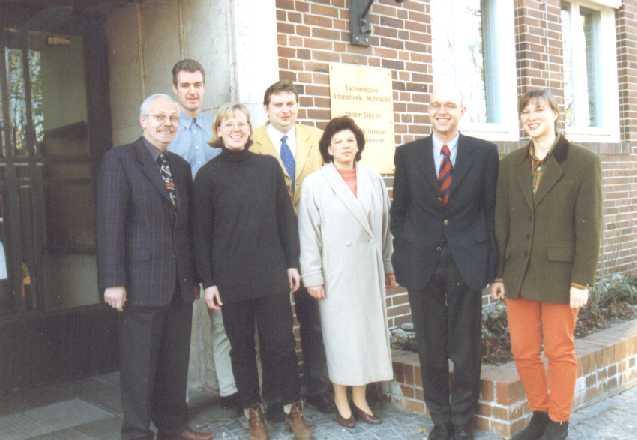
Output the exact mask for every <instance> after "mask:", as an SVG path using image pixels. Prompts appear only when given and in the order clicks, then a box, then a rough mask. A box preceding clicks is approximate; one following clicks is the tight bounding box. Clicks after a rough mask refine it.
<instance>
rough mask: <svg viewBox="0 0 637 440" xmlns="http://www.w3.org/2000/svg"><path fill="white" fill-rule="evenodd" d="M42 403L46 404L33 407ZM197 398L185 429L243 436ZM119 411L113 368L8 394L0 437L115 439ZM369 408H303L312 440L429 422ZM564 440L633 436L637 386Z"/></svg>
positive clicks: (277, 439) (397, 431) (413, 430)
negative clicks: (335, 411)
mask: <svg viewBox="0 0 637 440" xmlns="http://www.w3.org/2000/svg"><path fill="white" fill-rule="evenodd" d="M204 397H205V396H204ZM56 399H61V400H59V401H56ZM43 402H44V403H46V404H45V405H40V404H41V403H43ZM197 403H198V405H197V406H195V407H193V408H191V412H190V415H191V419H190V424H191V426H192V427H194V428H196V429H198V430H209V431H212V432H214V434H215V439H216V440H243V439H245V438H247V433H248V426H247V421H246V419H245V417H243V416H237V414H236V412H234V411H231V410H227V409H223V408H221V407H220V406H219V405H218V403H217V402H216V401H214V400H212V399H208V400H206V399H205V398H204V399H201V400H199V401H198V402H197ZM119 408H120V406H119V376H118V375H117V374H116V373H114V374H108V375H103V376H96V377H93V378H89V379H84V380H81V381H76V382H72V383H67V384H61V385H53V386H49V387H42V388H38V389H35V390H29V391H27V392H24V393H13V394H9V395H6V396H3V398H2V399H0V440H119V437H120V436H119V429H120V426H121V413H120V409H119ZM374 412H375V413H376V414H377V415H378V416H380V417H381V418H382V419H383V423H382V424H381V425H366V424H362V423H359V424H358V425H357V426H356V427H355V428H354V429H351V430H349V429H346V428H343V427H341V426H339V425H338V424H337V423H336V421H335V419H334V415H332V414H322V413H320V412H318V411H316V410H314V409H313V408H312V407H311V406H308V407H307V408H306V417H307V419H308V420H309V422H310V423H312V424H313V425H314V427H315V439H316V440H363V439H364V440H423V439H425V438H426V435H427V433H428V432H429V431H430V430H431V427H432V423H431V420H429V419H427V418H425V417H424V416H421V415H418V414H412V413H407V412H404V411H402V410H400V409H398V408H397V407H395V406H393V405H391V404H389V403H386V404H384V405H382V406H379V407H376V408H374ZM269 431H270V434H271V435H270V438H271V439H272V440H283V439H285V440H289V439H291V435H290V433H289V432H288V431H287V428H286V426H285V424H284V423H275V424H270V429H269ZM499 439H500V437H499V436H497V435H495V434H491V433H476V440H499ZM569 439H571V440H590V439H599V440H629V439H630V440H633V439H637V388H633V389H630V390H627V391H624V392H623V393H621V394H618V395H615V396H613V397H610V398H606V399H601V400H598V401H597V402H594V403H592V404H590V405H588V406H586V407H584V408H580V409H579V410H577V411H576V412H575V413H574V414H573V417H572V419H571V425H570V435H569Z"/></svg>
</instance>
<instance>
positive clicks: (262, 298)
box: [194, 104, 310, 438]
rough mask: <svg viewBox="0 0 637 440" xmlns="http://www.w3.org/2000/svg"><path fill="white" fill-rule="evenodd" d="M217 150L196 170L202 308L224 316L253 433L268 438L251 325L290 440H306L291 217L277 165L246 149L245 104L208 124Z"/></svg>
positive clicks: (247, 121)
mask: <svg viewBox="0 0 637 440" xmlns="http://www.w3.org/2000/svg"><path fill="white" fill-rule="evenodd" d="M213 133H215V134H216V137H217V139H216V141H215V142H214V143H213V145H214V146H217V147H221V148H223V152H222V153H221V154H220V155H219V156H217V157H216V158H214V159H213V160H211V161H210V162H208V163H207V164H206V165H204V166H203V167H202V168H201V169H200V171H199V172H198V173H197V177H196V179H195V185H194V186H195V188H194V194H195V196H194V204H195V206H194V213H195V216H194V218H195V227H194V231H195V237H194V238H195V240H194V241H195V252H196V260H197V269H198V272H199V277H200V278H201V280H202V283H203V287H204V289H205V291H204V292H205V299H206V303H207V304H208V307H210V308H211V309H219V308H221V311H222V313H223V321H224V326H225V328H226V332H227V333H228V338H229V340H230V344H231V345H232V351H231V359H232V369H233V372H234V375H235V380H236V382H237V388H238V389H239V398H240V400H241V404H242V406H243V408H245V410H246V415H247V416H248V418H249V419H250V430H251V434H254V435H253V436H254V437H256V438H267V433H266V431H265V429H266V428H265V424H264V423H263V413H262V410H261V405H260V403H261V398H260V394H259V378H258V372H257V364H256V352H255V342H254V325H255V322H256V325H257V330H258V332H259V341H260V344H261V347H260V353H261V359H262V362H263V368H264V370H266V371H268V374H270V375H271V376H272V379H273V380H276V383H275V384H273V385H275V386H276V388H277V389H279V390H280V391H281V396H282V400H283V402H284V403H285V404H286V405H285V406H284V410H285V412H286V414H287V417H286V419H287V422H288V424H289V425H290V428H292V430H293V431H294V432H295V437H296V438H309V435H310V428H309V426H308V425H307V424H306V423H305V421H304V419H303V414H302V408H301V405H300V388H299V380H298V372H297V359H296V354H295V352H294V337H293V334H292V313H291V309H290V296H289V294H290V291H296V290H297V289H298V288H299V284H300V276H299V272H298V267H299V240H298V233H297V223H296V216H295V215H294V211H293V209H292V204H291V202H290V197H289V196H288V193H287V189H286V186H285V183H284V180H283V175H282V172H281V167H280V166H279V164H278V162H277V161H276V159H274V158H273V157H271V156H265V155H258V154H254V153H251V152H250V151H248V147H249V146H250V144H251V142H252V141H251V140H250V135H251V133H252V128H251V125H250V116H249V113H248V110H247V109H246V108H245V106H243V105H241V104H228V105H225V106H222V107H221V109H220V110H219V112H218V113H217V117H216V119H215V122H214V124H213Z"/></svg>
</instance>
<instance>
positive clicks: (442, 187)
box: [438, 145, 453, 206]
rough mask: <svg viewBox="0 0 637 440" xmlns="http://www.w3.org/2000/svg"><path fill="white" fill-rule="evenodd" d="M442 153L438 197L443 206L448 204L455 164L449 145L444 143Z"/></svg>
mask: <svg viewBox="0 0 637 440" xmlns="http://www.w3.org/2000/svg"><path fill="white" fill-rule="evenodd" d="M440 154H442V162H440V169H439V170H438V199H439V200H440V203H441V204H442V206H447V203H449V193H450V192H451V172H452V171H453V165H451V151H449V147H448V146H446V145H443V146H442V148H441V149H440Z"/></svg>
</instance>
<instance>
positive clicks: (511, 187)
mask: <svg viewBox="0 0 637 440" xmlns="http://www.w3.org/2000/svg"><path fill="white" fill-rule="evenodd" d="M543 166H545V167H546V168H545V170H544V174H543V176H542V179H541V181H540V185H539V187H538V190H537V192H536V193H535V194H533V191H532V187H531V183H532V175H531V160H530V157H529V152H528V148H522V149H520V150H516V151H514V152H512V153H511V154H509V155H508V156H507V157H506V158H504V159H503V160H502V161H501V162H500V174H499V179H498V190H497V202H496V239H497V244H498V256H499V258H498V271H497V273H498V277H499V278H503V280H504V285H505V288H506V295H507V297H508V298H519V297H524V298H527V299H531V300H537V301H545V302H550V303H558V304H568V303H569V292H570V285H571V283H577V284H583V285H590V284H592V283H593V280H594V276H595V269H596V267H597V258H598V255H599V247H600V241H601V223H602V213H601V209H602V194H601V166H600V160H599V158H598V157H597V155H595V154H594V153H592V152H590V151H588V150H586V149H584V148H582V147H580V146H577V145H574V144H572V143H569V142H568V141H567V140H566V139H565V138H564V137H560V138H559V140H558V142H557V144H556V146H555V149H554V151H553V154H552V155H551V156H550V157H549V159H548V160H547V161H546V163H545V164H544V165H543Z"/></svg>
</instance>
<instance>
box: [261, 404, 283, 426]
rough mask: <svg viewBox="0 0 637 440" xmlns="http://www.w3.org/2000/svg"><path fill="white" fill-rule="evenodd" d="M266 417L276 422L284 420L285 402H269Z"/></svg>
mask: <svg viewBox="0 0 637 440" xmlns="http://www.w3.org/2000/svg"><path fill="white" fill-rule="evenodd" d="M265 418H266V419H268V420H269V421H270V422H274V423H279V422H282V421H284V420H285V414H283V404H282V403H281V402H280V401H279V402H271V403H268V407H267V409H266V412H265Z"/></svg>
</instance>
